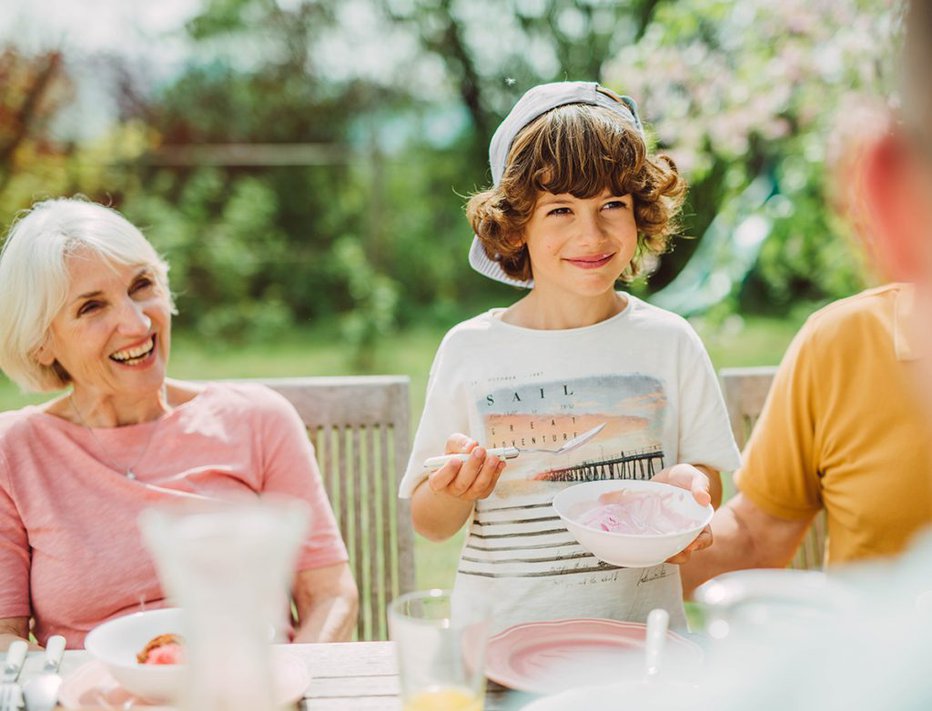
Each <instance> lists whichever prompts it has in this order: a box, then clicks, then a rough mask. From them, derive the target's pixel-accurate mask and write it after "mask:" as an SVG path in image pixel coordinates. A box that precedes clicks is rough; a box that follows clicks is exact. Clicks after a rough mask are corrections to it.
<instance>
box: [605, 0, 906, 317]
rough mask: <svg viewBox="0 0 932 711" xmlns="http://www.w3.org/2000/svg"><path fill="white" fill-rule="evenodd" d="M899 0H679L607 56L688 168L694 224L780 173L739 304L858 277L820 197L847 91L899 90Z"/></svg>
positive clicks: (825, 289)
mask: <svg viewBox="0 0 932 711" xmlns="http://www.w3.org/2000/svg"><path fill="white" fill-rule="evenodd" d="M894 5H895V4H894V3H892V2H890V1H889V0H785V1H784V2H779V3H774V2H768V1H767V0H745V1H744V2H741V3H733V2H728V1H727V0H685V1H683V2H679V3H676V4H675V5H665V6H663V7H661V8H659V9H658V11H657V13H656V15H655V17H654V19H653V21H652V23H651V26H650V27H649V28H648V29H647V30H646V31H645V33H644V36H643V37H642V38H641V40H640V41H639V42H637V43H635V44H632V45H630V46H629V47H626V48H625V49H623V50H622V51H621V52H620V53H619V54H618V55H617V57H616V58H615V60H614V61H613V63H612V64H611V66H610V67H608V68H607V70H606V75H607V77H608V81H609V82H610V83H611V84H612V85H614V86H616V87H619V88H623V89H624V90H625V91H628V92H630V93H632V94H633V95H634V96H637V97H638V98H639V100H640V101H641V104H642V109H643V110H644V112H645V114H646V115H647V116H648V118H649V119H650V120H651V121H652V123H653V127H654V129H655V131H656V133H657V137H658V140H659V141H660V143H661V145H662V146H663V147H665V148H667V149H668V150H669V151H670V153H671V154H672V155H673V156H674V157H675V159H676V160H677V162H678V164H679V166H680V168H681V169H682V170H683V171H684V172H685V173H686V174H687V176H688V178H689V181H690V184H691V186H692V189H691V199H690V203H689V212H690V217H689V222H688V223H687V224H688V227H689V228H690V231H691V233H692V234H693V235H701V234H702V232H703V230H704V229H705V227H706V226H707V225H708V224H709V223H710V222H711V220H712V218H713V217H714V216H715V214H716V213H717V212H718V211H719V209H720V207H721V206H722V205H723V204H724V203H725V202H726V201H728V200H729V199H731V198H732V197H733V196H734V195H735V194H736V193H737V192H738V191H740V190H742V189H744V187H746V186H747V185H748V184H749V183H750V182H751V181H752V180H753V179H754V177H755V176H756V175H758V174H759V173H761V172H762V171H768V172H770V173H771V174H772V175H773V176H774V177H775V178H776V179H777V181H778V184H779V186H780V190H781V192H782V194H783V195H784V196H785V197H786V198H787V200H785V201H782V203H781V205H782V206H783V209H782V210H781V214H780V215H778V216H777V220H776V224H775V227H774V230H773V233H772V234H771V236H770V237H769V238H768V241H767V242H766V244H765V247H764V250H763V253H762V255H761V258H760V260H759V263H758V266H757V268H756V270H755V272H754V273H753V275H752V278H751V279H750V281H749V282H748V287H749V288H748V289H747V290H746V292H745V295H744V296H745V306H752V305H753V306H756V307H760V306H761V305H763V304H770V305H776V306H778V307H779V308H781V309H783V308H785V307H786V306H787V305H789V303H790V302H791V301H793V300H796V299H799V298H811V299H824V298H833V297H837V296H843V295H847V294H850V293H852V292H853V291H855V290H856V289H857V288H859V286H860V285H861V284H862V279H863V274H862V271H861V267H860V262H859V260H858V259H857V257H856V249H854V248H853V245H852V244H851V241H850V235H848V234H847V231H846V230H845V229H844V228H843V226H842V224H841V223H840V222H839V221H837V220H833V218H832V215H831V211H830V210H829V209H827V207H826V187H827V181H828V180H829V177H830V175H829V173H827V168H826V166H827V164H828V163H829V161H828V160H827V158H828V156H827V152H828V150H829V147H830V146H831V145H832V143H833V139H835V140H836V142H837V139H838V138H839V133H840V132H841V131H843V130H848V129H847V128H844V127H843V126H844V124H843V119H844V118H845V117H844V116H842V115H840V113H841V112H846V111H847V112H850V111H851V105H850V102H848V101H847V100H846V99H847V97H850V96H851V95H853V94H856V93H858V92H863V93H864V94H868V95H873V96H884V95H889V93H890V92H891V88H892V87H891V82H890V73H889V70H890V69H891V68H892V67H891V65H892V57H890V56H889V55H890V54H891V51H892V48H893V47H894V46H895V42H894V41H893V37H892V35H893V33H894V31H895V28H896V13H895V11H894ZM844 177H847V176H844ZM685 246H687V247H688V246H689V245H685ZM686 251H687V252H688V251H691V250H689V249H687V250H686ZM670 266H671V262H670V261H667V262H666V263H665V264H664V267H665V268H666V269H664V271H662V272H661V273H660V274H658V275H657V276H658V277H660V279H659V281H660V283H663V281H665V280H667V279H668V278H669V277H670V276H672V274H670V269H669V267H670Z"/></svg>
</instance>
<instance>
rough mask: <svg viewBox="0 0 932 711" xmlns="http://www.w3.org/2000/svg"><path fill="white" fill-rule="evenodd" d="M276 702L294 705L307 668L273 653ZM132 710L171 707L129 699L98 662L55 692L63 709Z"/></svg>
mask: <svg viewBox="0 0 932 711" xmlns="http://www.w3.org/2000/svg"><path fill="white" fill-rule="evenodd" d="M273 674H274V677H275V678H274V683H275V692H276V701H277V702H278V703H279V704H281V705H283V706H285V705H290V704H294V703H296V702H297V701H298V700H299V699H300V698H301V697H303V696H304V692H305V691H306V690H307V685H308V684H309V683H310V676H309V675H308V671H307V666H306V665H305V664H304V661H303V660H302V659H301V658H300V657H298V656H297V655H295V654H292V653H282V652H280V651H276V655H275V665H274V667H273ZM130 701H131V702H132V707H133V708H136V707H140V708H144V709H146V711H174V707H172V706H166V705H164V704H154V703H152V702H149V701H144V700H143V699H140V698H138V697H136V696H133V695H132V694H130V693H129V692H128V691H126V690H125V689H123V688H122V687H121V686H120V685H119V684H117V682H116V681H115V680H114V678H113V677H112V676H110V672H108V671H107V668H106V667H105V666H104V664H103V663H102V662H99V661H97V660H94V661H91V662H87V663H86V664H82V665H81V666H80V667H78V668H77V669H75V670H74V671H73V672H72V673H70V674H68V675H67V676H66V677H65V678H64V680H63V681H62V684H61V688H60V689H59V692H58V703H59V704H61V706H63V707H64V708H66V709H91V708H100V709H115V708H125V706H124V704H126V703H127V702H130Z"/></svg>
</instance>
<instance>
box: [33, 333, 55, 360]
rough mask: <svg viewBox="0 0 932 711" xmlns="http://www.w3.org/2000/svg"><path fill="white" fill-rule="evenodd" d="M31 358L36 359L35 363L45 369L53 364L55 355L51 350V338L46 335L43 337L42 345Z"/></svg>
mask: <svg viewBox="0 0 932 711" xmlns="http://www.w3.org/2000/svg"><path fill="white" fill-rule="evenodd" d="M33 357H34V358H35V359H36V363H38V364H39V365H44V366H45V367H46V368H47V367H49V366H50V365H52V363H54V362H55V353H54V351H53V349H52V345H51V338H49V336H48V335H46V336H45V340H43V341H42V344H41V345H40V346H39V347H38V348H36V350H35V351H33Z"/></svg>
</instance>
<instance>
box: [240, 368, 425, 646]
mask: <svg viewBox="0 0 932 711" xmlns="http://www.w3.org/2000/svg"><path fill="white" fill-rule="evenodd" d="M257 382H261V383H263V384H264V385H267V386H269V387H270V388H272V389H273V390H276V391H277V392H279V393H281V394H282V395H284V396H285V397H286V398H288V400H289V401H290V402H291V404H292V405H294V407H295V409H296V410H297V411H298V414H299V415H300V416H301V419H302V420H303V421H304V424H305V426H306V427H307V432H308V436H309V437H310V439H311V441H312V442H313V444H314V448H315V450H316V452H317V462H318V464H319V466H320V473H321V476H322V477H323V480H324V486H325V487H326V489H327V494H328V495H329V497H330V502H331V504H332V505H333V510H334V512H335V513H336V517H337V522H338V523H339V526H340V531H341V533H342V534H343V540H344V541H345V542H346V547H347V549H348V551H349V556H350V566H351V567H352V570H353V575H354V577H355V578H356V584H357V585H358V586H359V601H360V603H359V626H358V629H357V635H358V639H360V640H385V639H388V623H387V617H386V606H387V605H388V602H389V601H390V600H391V599H392V598H394V597H397V596H398V595H400V594H402V593H405V592H409V591H411V590H412V589H413V588H414V533H413V529H412V525H411V515H410V511H409V504H408V501H407V500H406V499H399V498H398V483H399V481H400V479H401V476H402V475H403V474H404V470H405V467H406V466H407V463H408V453H409V449H410V441H409V438H408V422H409V417H410V399H409V394H408V392H409V388H408V385H409V379H408V377H407V376H394V375H366V376H347V377H306V378H264V379H259V380H257Z"/></svg>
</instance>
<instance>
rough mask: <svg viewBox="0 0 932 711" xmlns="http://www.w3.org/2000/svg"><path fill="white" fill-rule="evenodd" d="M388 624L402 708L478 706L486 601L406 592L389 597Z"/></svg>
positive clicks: (438, 710)
mask: <svg viewBox="0 0 932 711" xmlns="http://www.w3.org/2000/svg"><path fill="white" fill-rule="evenodd" d="M388 628H389V634H390V636H391V639H392V641H393V642H394V643H395V651H396V655H397V658H398V672H399V675H400V678H401V699H402V708H403V710H404V711H482V708H483V699H484V697H485V670H484V668H485V646H486V641H487V639H488V629H489V610H488V606H487V605H485V604H483V603H481V602H475V601H456V602H454V599H453V596H452V593H451V592H450V591H449V590H423V591H418V592H412V593H408V594H406V595H402V596H401V597H398V598H396V599H395V600H393V601H392V602H391V604H390V605H389V608H388Z"/></svg>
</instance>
